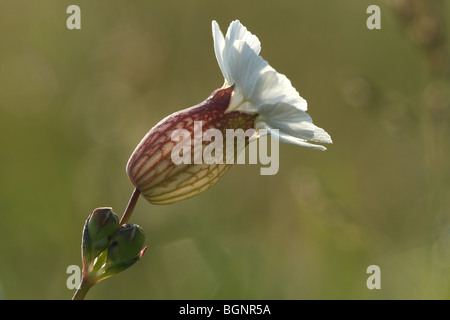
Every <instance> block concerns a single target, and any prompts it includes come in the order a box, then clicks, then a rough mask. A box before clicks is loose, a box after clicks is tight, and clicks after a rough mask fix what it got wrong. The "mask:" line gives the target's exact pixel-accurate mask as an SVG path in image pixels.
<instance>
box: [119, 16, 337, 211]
mask: <svg viewBox="0 0 450 320" xmlns="http://www.w3.org/2000/svg"><path fill="white" fill-rule="evenodd" d="M212 35H213V39H214V51H215V55H216V58H217V62H218V63H219V67H220V69H221V70H222V74H223V76H224V78H225V82H224V85H223V87H222V88H221V89H218V90H216V91H214V92H213V93H212V94H211V95H210V97H209V98H208V99H206V100H205V101H204V102H202V103H200V104H198V105H196V106H194V107H191V108H188V109H184V110H181V111H178V112H176V113H174V114H171V115H169V116H168V117H166V118H165V119H163V120H162V121H160V122H159V123H158V124H157V125H156V126H155V127H153V128H152V129H151V130H150V131H149V132H148V133H147V134H146V136H145V137H144V138H143V139H142V141H141V142H140V143H139V145H138V146H137V147H136V149H135V151H134V152H133V154H132V155H131V157H130V159H129V161H128V164H127V173H128V176H129V177H130V179H131V181H132V182H133V184H134V185H135V186H136V188H137V189H138V190H139V192H140V193H141V194H142V195H143V196H144V197H145V198H146V199H147V200H148V201H150V202H151V203H156V204H168V203H172V202H176V201H180V200H183V199H187V198H190V197H192V196H195V195H197V194H199V193H201V192H203V191H204V190H206V189H208V188H210V187H211V186H212V185H214V184H215V183H216V182H217V181H218V179H219V178H220V177H221V176H222V175H223V174H224V173H225V172H226V171H227V170H228V169H229V167H230V164H229V163H218V164H206V163H193V162H191V163H190V164H177V165H176V164H174V163H173V161H172V158H171V152H172V151H173V148H174V147H175V145H176V142H174V141H173V140H172V139H171V138H172V133H173V131H174V130H177V129H186V130H188V131H189V132H190V133H191V136H192V135H193V131H194V122H195V121H201V123H202V130H203V132H204V131H206V130H207V129H211V128H214V129H217V130H219V131H221V132H222V133H225V130H227V129H242V130H247V129H250V128H254V129H256V137H258V136H259V132H260V131H261V132H268V133H270V134H272V135H273V136H275V137H276V138H278V139H279V140H280V141H281V142H285V143H290V144H294V145H299V146H303V147H309V148H314V149H319V150H326V148H325V147H324V146H322V145H317V144H313V143H311V142H318V143H331V142H332V141H331V138H330V136H329V135H328V133H326V132H325V131H324V130H323V129H321V128H319V127H317V126H315V125H314V124H313V123H312V119H311V117H310V116H309V115H308V114H307V113H306V110H307V103H306V100H305V99H303V98H302V97H301V96H300V95H299V93H298V92H297V90H296V89H295V88H294V87H293V86H292V84H291V82H290V81H289V79H288V78H287V77H286V76H284V75H283V74H280V73H278V72H277V71H275V69H274V68H272V67H271V66H270V65H269V64H268V63H267V62H266V61H265V60H264V59H263V58H262V57H261V56H260V55H259V53H260V51H261V43H260V41H259V40H258V38H257V37H256V36H255V35H253V34H251V33H250V32H249V31H248V30H247V28H246V27H244V26H243V25H242V24H241V23H240V22H239V21H238V20H235V21H233V22H232V23H231V24H230V26H229V28H228V31H227V33H226V35H225V36H224V35H223V34H222V32H221V31H220V28H219V25H218V24H217V22H216V21H213V22H212ZM261 129H265V130H261ZM247 143H248V141H247ZM194 149H195V148H194ZM194 149H193V150H192V157H193V158H194V157H195V156H196V155H195V153H196V152H197V153H198V152H201V150H197V151H196V150H194ZM240 151H241V150H235V156H236V154H237V153H238V152H240Z"/></svg>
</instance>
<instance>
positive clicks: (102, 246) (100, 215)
mask: <svg viewBox="0 0 450 320" xmlns="http://www.w3.org/2000/svg"><path fill="white" fill-rule="evenodd" d="M117 229H119V218H118V217H117V215H116V214H115V213H114V212H113V211H112V209H111V208H97V209H95V210H94V211H93V212H92V213H91V214H90V215H89V217H88V219H87V220H86V224H85V228H84V231H83V260H86V262H92V261H93V259H95V258H96V257H97V256H99V255H100V253H102V252H103V251H104V250H106V249H107V248H108V246H109V243H110V242H111V238H112V236H113V235H114V234H115V233H116V231H117Z"/></svg>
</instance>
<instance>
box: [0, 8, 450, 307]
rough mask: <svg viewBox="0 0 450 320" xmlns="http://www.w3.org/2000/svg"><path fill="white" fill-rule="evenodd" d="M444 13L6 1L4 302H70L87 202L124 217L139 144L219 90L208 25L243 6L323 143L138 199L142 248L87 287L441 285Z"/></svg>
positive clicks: (444, 255) (121, 290)
mask: <svg viewBox="0 0 450 320" xmlns="http://www.w3.org/2000/svg"><path fill="white" fill-rule="evenodd" d="M374 3H376V4H378V5H379V6H380V8H381V30H369V29H368V28H367V27H366V20H367V18H368V17H369V15H368V14H367V13H366V9H367V7H368V6H369V5H370V4H374ZM70 4H77V5H79V6H80V8H81V28H82V29H81V30H68V29H67V28H66V19H67V18H68V16H69V14H67V13H66V8H67V7H68V6H69V5H70ZM445 17H450V3H448V2H446V1H434V0H432V1H426V0H392V1H383V2H382V1H365V0H348V1H331V0H330V1H326V0H302V1H299V0H295V1H294V0H292V1H278V2H274V1H261V0H258V1H256V0H252V1H235V0H230V1H220V2H219V1H201V0H196V1H175V0H168V1H112V0H111V1H87V0H85V1H82V0H78V1H61V0H58V1H56V0H54V1H49V0H41V1H20V0H19V1H18V0H14V1H13V0H2V1H1V2H0V34H1V47H0V148H1V151H0V217H1V229H2V231H1V233H0V297H1V298H3V299H70V298H71V297H72V295H73V293H74V290H69V289H68V288H67V287H66V279H67V277H68V276H69V275H68V274H67V273H66V269H67V267H68V266H69V265H80V264H81V256H80V244H81V231H82V227H83V224H84V221H85V219H86V218H87V216H88V214H89V213H90V212H91V211H92V210H93V209H94V208H96V207H100V206H111V207H113V209H114V211H115V212H116V213H117V214H118V215H121V214H122V212H123V210H124V209H125V206H126V204H127V202H128V199H129V197H130V195H131V192H132V190H133V187H132V184H131V183H130V181H129V179H128V177H127V175H126V173H125V165H126V163H127V160H128V158H129V156H130V155H131V153H132V152H133V150H134V148H135V146H136V145H137V143H138V142H139V141H140V139H141V138H142V137H143V136H144V135H145V133H146V132H147V131H148V130H149V129H150V128H151V127H152V126H153V125H155V124H156V123H157V122H158V121H159V120H160V119H162V118H163V117H165V116H166V115H168V114H170V113H173V112H175V111H177V110H180V109H183V108H186V107H189V106H191V105H194V104H197V103H199V102H201V101H203V100H204V99H205V98H207V96H208V95H209V94H210V93H211V92H212V91H213V90H215V89H217V88H219V87H221V86H222V84H223V78H222V75H221V72H220V69H219V67H218V65H217V63H216V60H215V56H214V51H213V41H212V37H211V20H213V19H215V20H217V21H218V23H219V25H220V26H221V29H222V31H223V32H226V29H227V27H228V24H229V23H230V22H231V21H232V20H234V19H239V20H240V21H241V22H242V23H243V24H244V25H245V26H246V27H247V28H248V29H249V30H250V31H251V32H252V33H254V34H256V35H257V36H258V37H259V39H260V40H261V43H262V51H261V55H262V56H263V57H264V58H265V59H266V60H267V61H268V62H269V63H270V64H271V65H272V66H273V67H274V68H275V69H276V70H277V71H279V72H281V73H284V74H286V75H287V76H288V78H289V79H290V80H291V81H292V83H293V85H294V86H295V87H296V88H297V90H298V91H299V92H300V94H301V95H302V96H303V97H304V98H305V99H306V100H307V101H308V105H309V114H310V115H311V116H312V117H313V119H314V122H315V124H317V125H318V126H320V127H322V128H324V129H325V130H327V131H328V132H329V133H330V134H331V136H332V138H333V141H334V144H333V145H330V146H329V148H328V150H327V151H326V152H320V151H316V150H310V149H305V148H300V147H294V146H291V145H280V170H279V172H278V174H277V175H275V176H261V175H260V174H259V166H258V165H236V166H234V167H233V168H232V169H231V170H230V171H229V172H228V173H227V174H226V175H225V176H224V177H223V178H222V179H221V180H220V181H219V183H217V185H215V186H214V187H213V188H212V189H210V190H208V191H206V192H204V193H203V194H201V195H200V196H197V197H195V198H192V199H189V200H186V201H183V202H179V203H176V204H172V205H168V206H155V205H150V204H149V203H147V202H146V201H145V200H144V199H143V198H141V199H140V200H139V202H138V204H137V207H136V210H135V212H134V214H133V217H132V218H131V220H130V222H132V223H137V224H139V225H141V226H142V228H143V229H144V231H145V233H146V236H147V244H148V245H149V250H148V251H147V252H146V254H145V255H144V257H143V258H142V260H141V261H140V262H139V263H137V264H136V265H135V266H133V267H132V268H130V269H129V270H127V271H125V272H123V273H121V274H119V275H117V276H115V277H113V278H111V279H108V280H105V281H103V282H101V283H100V284H98V285H97V286H95V287H94V288H93V289H91V291H90V292H89V293H88V296H87V298H88V299H431V298H438V299H448V298H450V200H449V195H450V192H449V191H450V173H449V171H450V170H449V163H448V160H449V156H450V152H449V149H450V148H449V142H448V141H449V138H450V134H449V108H450V106H449V103H450V93H449V87H450V85H449V73H448V61H449V60H448V43H446V40H447V39H448V34H449V31H450V28H449V26H448V22H447V21H445V19H444V18H445ZM373 264H375V265H378V266H379V267H380V268H381V290H368V289H367V287H366V279H367V277H368V276H369V275H368V274H366V269H367V267H368V266H370V265H373Z"/></svg>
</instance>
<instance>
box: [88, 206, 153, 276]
mask: <svg viewBox="0 0 450 320" xmlns="http://www.w3.org/2000/svg"><path fill="white" fill-rule="evenodd" d="M144 241H145V235H144V232H143V231H142V228H141V227H140V226H138V225H136V224H124V225H119V218H118V216H117V215H116V214H115V213H114V212H113V211H112V209H111V208H97V209H95V210H94V211H93V212H92V213H91V214H90V215H89V217H88V218H87V220H86V222H85V225H84V229H83V240H82V259H83V276H84V277H86V278H88V279H89V281H90V282H92V283H97V282H99V281H101V280H103V279H106V278H108V277H111V276H113V275H115V274H117V273H119V272H121V271H123V270H125V269H128V268H129V267H130V266H132V265H133V264H134V263H136V262H137V261H138V260H139V259H140V258H141V256H142V255H143V254H144V252H145V250H146V249H147V247H144Z"/></svg>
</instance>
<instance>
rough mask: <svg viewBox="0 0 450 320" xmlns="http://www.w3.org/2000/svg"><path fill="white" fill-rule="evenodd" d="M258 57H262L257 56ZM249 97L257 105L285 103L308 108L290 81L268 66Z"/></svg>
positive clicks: (300, 108) (304, 108) (303, 108)
mask: <svg viewBox="0 0 450 320" xmlns="http://www.w3.org/2000/svg"><path fill="white" fill-rule="evenodd" d="M258 58H260V59H262V58H261V57H259V56H258ZM249 99H251V100H252V101H254V103H256V104H257V105H264V104H277V103H286V104H289V105H292V106H294V107H296V108H297V109H299V110H303V111H306V110H307V109H308V105H307V103H306V100H305V99H303V98H302V97H301V96H300V95H299V93H298V92H297V90H296V89H295V88H294V87H293V86H292V84H291V81H289V79H288V78H287V77H286V76H285V75H283V74H281V73H278V72H276V71H275V69H273V68H272V67H270V66H268V67H267V68H266V69H265V70H264V72H262V73H261V74H260V77H259V79H258V82H257V83H256V84H255V87H254V90H253V92H252V95H251V97H249Z"/></svg>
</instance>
